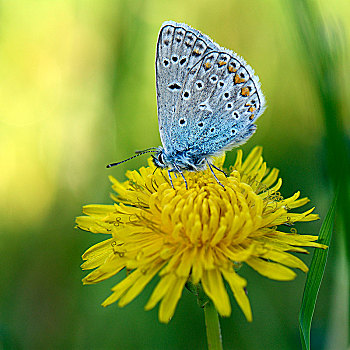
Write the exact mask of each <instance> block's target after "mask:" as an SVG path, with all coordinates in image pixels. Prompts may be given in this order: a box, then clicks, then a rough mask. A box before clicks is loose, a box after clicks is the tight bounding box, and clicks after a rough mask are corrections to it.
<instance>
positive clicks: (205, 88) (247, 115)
mask: <svg viewBox="0 0 350 350" xmlns="http://www.w3.org/2000/svg"><path fill="white" fill-rule="evenodd" d="M156 89H157V106H158V123H159V132H160V137H161V141H162V145H163V146H162V147H157V148H150V149H147V150H144V151H138V152H136V155H135V156H133V157H131V158H128V159H126V160H125V161H127V160H129V159H132V158H134V157H137V156H139V155H141V154H144V153H147V152H154V155H152V157H153V162H154V164H155V165H156V166H157V167H158V168H165V169H168V174H169V179H170V183H171V185H172V187H173V188H174V186H173V183H172V179H171V173H172V172H174V173H175V175H176V174H177V173H179V174H180V175H181V176H182V177H183V179H184V181H185V184H186V187H187V182H186V179H185V177H184V175H183V172H184V171H200V170H205V169H207V168H209V169H210V170H211V172H212V174H213V175H214V177H215V179H216V180H217V182H218V183H219V184H221V183H220V182H219V180H218V179H217V177H216V175H215V173H214V171H213V168H215V169H217V170H219V171H222V170H221V169H219V168H217V167H216V166H215V165H214V164H213V163H212V158H213V157H215V156H217V155H219V154H220V153H222V152H223V151H226V150H231V149H232V148H233V147H236V146H238V145H241V144H243V143H245V142H246V141H247V140H248V139H249V138H250V137H251V136H252V135H253V133H254V132H255V130H256V125H255V124H254V123H255V121H256V120H257V119H258V118H259V116H260V115H261V114H262V113H263V112H264V109H265V98H264V95H263V93H262V91H261V88H260V83H259V78H258V77H257V76H256V75H254V71H253V69H252V68H251V67H250V66H249V65H248V64H247V63H246V62H245V61H244V59H243V58H241V57H239V56H238V55H237V54H236V53H234V52H232V51H230V50H228V49H225V48H223V47H220V46H219V45H218V44H216V43H215V42H214V41H213V40H212V39H210V38H209V37H208V36H206V35H204V34H202V33H201V32H200V31H198V30H196V29H194V28H191V27H190V26H189V25H187V24H184V23H176V22H173V21H166V22H164V23H163V24H162V26H161V28H160V31H159V35H158V42H157V49H156ZM122 162H124V161H122ZM122 162H118V163H112V164H109V165H108V166H107V167H110V166H113V165H117V164H120V163H122Z"/></svg>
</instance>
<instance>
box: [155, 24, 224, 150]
mask: <svg viewBox="0 0 350 350" xmlns="http://www.w3.org/2000/svg"><path fill="white" fill-rule="evenodd" d="M217 49H218V46H217V45H216V44H214V43H213V42H212V41H211V40H210V39H209V38H208V37H207V36H205V35H203V34H202V33H200V32H199V31H197V30H195V29H193V28H191V27H190V26H188V25H186V24H181V23H176V22H173V21H167V22H164V23H163V25H162V27H161V29H160V31H159V35H158V42H157V51H156V87H157V105H158V123H159V131H160V136H161V140H162V143H163V146H164V148H165V149H170V148H172V146H173V140H172V139H171V135H170V130H171V129H172V125H173V121H174V119H175V108H176V107H175V106H176V104H177V102H178V100H179V98H180V96H181V92H182V90H183V83H184V81H185V79H186V76H187V75H188V72H189V70H190V69H191V68H192V67H193V66H195V65H196V64H197V63H198V62H200V60H201V59H202V58H203V57H204V56H205V55H206V54H207V53H208V52H210V51H213V50H217Z"/></svg>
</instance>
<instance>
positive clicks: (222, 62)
mask: <svg viewBox="0 0 350 350" xmlns="http://www.w3.org/2000/svg"><path fill="white" fill-rule="evenodd" d="M225 64H226V62H225V61H219V62H218V65H219V66H220V67H222V66H224V65H225ZM229 69H230V68H229Z"/></svg>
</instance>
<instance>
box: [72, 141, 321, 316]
mask: <svg viewBox="0 0 350 350" xmlns="http://www.w3.org/2000/svg"><path fill="white" fill-rule="evenodd" d="M261 154H262V148H261V147H256V148H254V149H253V150H252V152H251V153H250V154H249V155H248V157H247V158H246V160H245V161H242V151H241V150H238V152H237V159H236V162H235V164H234V166H233V167H231V170H230V174H229V176H228V177H225V175H224V174H222V173H220V172H217V173H216V176H217V177H218V179H219V181H220V182H221V183H222V184H223V185H224V188H223V187H222V186H221V185H220V184H218V182H217V181H216V180H215V178H214V177H213V175H212V174H211V172H210V170H206V171H202V172H188V173H186V174H185V176H186V180H187V182H188V190H186V187H185V183H184V181H183V179H182V178H181V177H178V178H177V179H174V181H173V182H174V187H175V189H173V188H172V187H171V184H170V182H169V179H168V178H167V173H166V171H162V170H157V171H155V166H154V165H153V163H152V162H151V160H149V166H148V167H142V168H140V169H139V171H128V172H127V173H126V176H127V178H128V179H129V180H128V181H126V182H124V183H120V182H119V181H117V180H116V179H114V178H113V177H110V179H111V181H112V184H113V185H112V188H113V190H114V191H115V192H116V193H117V195H115V194H112V199H113V200H114V201H115V203H114V204H112V205H87V206H85V207H84V208H83V212H84V214H86V215H87V216H81V217H78V218H77V224H78V227H79V228H81V229H83V230H87V231H90V232H94V233H104V234H107V235H108V237H107V238H106V239H105V240H104V241H102V242H100V243H98V244H96V245H94V246H92V247H91V248H90V249H88V250H87V251H86V252H85V253H84V255H83V259H84V260H85V262H84V263H83V265H82V268H83V269H95V270H94V271H93V272H91V273H90V274H89V275H87V276H86V277H85V278H84V280H83V282H84V283H85V284H93V283H98V282H101V281H103V280H105V279H107V278H109V277H111V276H113V275H115V274H117V273H118V272H120V271H121V270H122V269H126V270H127V271H128V273H127V274H126V276H125V278H124V279H123V280H122V281H121V282H119V283H118V284H117V285H116V286H114V287H113V288H112V291H113V293H112V294H111V295H110V296H109V297H108V298H107V299H106V300H105V301H104V302H103V305H104V306H107V305H109V304H111V303H114V302H116V301H119V302H118V305H119V306H121V307H122V306H124V305H126V304H128V303H130V302H131V301H132V300H133V299H134V298H135V297H136V296H137V295H139V294H140V293H141V292H142V290H143V289H144V288H145V286H146V285H147V284H148V283H149V282H150V281H151V280H152V279H153V278H154V277H155V276H156V275H158V276H159V282H158V284H157V286H156V287H155V289H154V291H153V293H152V295H151V297H150V299H149V301H148V303H147V305H146V306H145V308H146V309H147V310H148V309H151V308H153V307H154V306H155V305H156V304H157V303H158V302H160V307H159V320H160V321H161V322H169V320H170V319H171V317H172V316H173V314H174V312H175V308H176V305H177V303H178V301H179V299H180V297H181V294H182V291H183V288H184V286H185V284H186V282H187V281H190V282H191V283H193V284H198V283H200V284H201V285H202V288H203V290H204V292H205V293H206V295H207V296H208V297H209V298H210V299H211V300H212V301H213V303H214V305H215V307H216V309H217V311H218V312H219V314H220V315H222V316H229V315H230V313H231V305H230V301H229V296H228V294H227V290H226V288H225V281H226V282H227V284H228V285H229V287H230V289H231V290H232V292H233V295H234V297H235V298H236V301H237V303H238V304H239V306H240V307H241V309H242V311H243V312H244V314H245V316H246V318H247V320H248V321H251V320H252V312H251V308H250V304H249V300H248V297H247V294H246V292H245V287H246V285H247V281H246V280H245V279H244V278H243V277H241V276H240V275H238V273H237V271H236V270H237V266H239V265H240V264H242V263H246V264H248V265H249V266H250V267H252V268H253V269H255V270H256V271H257V272H259V273H260V274H261V275H263V276H266V277H268V278H271V279H274V280H279V281H288V280H292V279H294V278H295V276H296V274H295V272H294V271H293V270H292V269H291V268H298V269H300V270H302V271H304V272H307V271H308V268H307V266H306V265H305V264H304V263H303V262H302V261H301V260H300V259H298V258H297V257H296V256H294V255H292V254H291V252H299V253H307V250H305V248H303V247H318V248H325V246H323V245H321V244H319V243H316V242H315V241H316V240H317V236H311V235H301V234H298V233H296V232H283V231H282V230H280V229H279V227H278V226H279V225H293V224H294V223H295V222H306V221H312V220H317V219H318V218H319V217H318V215H316V214H313V213H312V212H313V208H312V209H310V210H307V211H305V212H303V213H293V212H292V209H294V208H297V207H300V206H302V205H304V204H306V203H307V202H308V201H309V199H307V198H302V199H299V195H300V193H299V192H297V193H295V194H294V195H293V196H292V197H290V198H283V197H282V196H281V194H280V193H279V192H278V191H279V189H280V187H281V185H282V180H281V179H278V170H277V169H272V170H269V169H268V168H267V166H266V163H265V162H264V161H263V158H262V156H261ZM223 160H224V157H222V158H221V159H218V160H217V163H216V165H218V166H222V165H223Z"/></svg>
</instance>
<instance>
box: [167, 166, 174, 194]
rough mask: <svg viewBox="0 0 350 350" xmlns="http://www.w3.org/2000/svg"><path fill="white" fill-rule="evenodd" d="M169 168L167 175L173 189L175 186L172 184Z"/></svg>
mask: <svg viewBox="0 0 350 350" xmlns="http://www.w3.org/2000/svg"><path fill="white" fill-rule="evenodd" d="M171 170H172V169H170V170H168V176H169V180H170V184H171V187H172V188H173V189H174V190H175V187H174V185H173V179H172V178H171Z"/></svg>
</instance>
